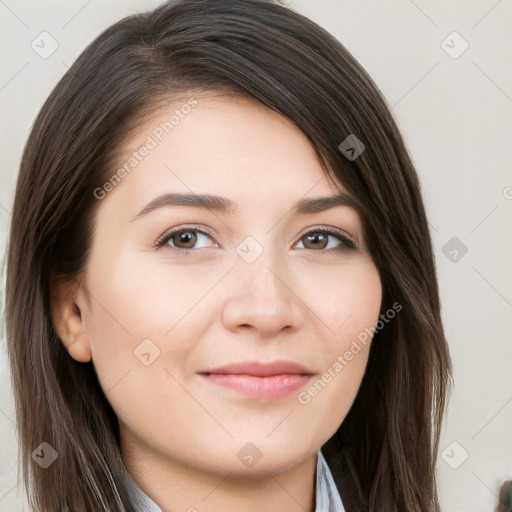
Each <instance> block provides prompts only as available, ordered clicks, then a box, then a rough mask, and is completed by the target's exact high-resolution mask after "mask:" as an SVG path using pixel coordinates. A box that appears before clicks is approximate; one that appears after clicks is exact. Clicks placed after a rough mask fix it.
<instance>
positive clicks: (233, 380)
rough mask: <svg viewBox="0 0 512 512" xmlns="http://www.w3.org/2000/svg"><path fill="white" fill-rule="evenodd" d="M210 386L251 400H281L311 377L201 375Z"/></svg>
mask: <svg viewBox="0 0 512 512" xmlns="http://www.w3.org/2000/svg"><path fill="white" fill-rule="evenodd" d="M201 375H202V376H203V377H204V378H205V379H206V380H208V381H209V382H211V383H212V384H217V385H218V386H223V387H226V388H230V389H233V390H235V391H238V392H240V393H243V394H244V395H247V396H249V397H252V398H268V399H274V398H281V397H283V396H286V395H289V394H290V393H293V392H294V391H297V390H298V389H300V388H301V387H302V386H304V384H306V383H307V382H308V381H309V379H311V377H312V376H311V375H289V374H287V375H271V376H268V377H256V376H254V375H235V374H223V373H210V374H201Z"/></svg>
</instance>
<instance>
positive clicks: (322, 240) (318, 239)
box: [302, 233, 329, 249]
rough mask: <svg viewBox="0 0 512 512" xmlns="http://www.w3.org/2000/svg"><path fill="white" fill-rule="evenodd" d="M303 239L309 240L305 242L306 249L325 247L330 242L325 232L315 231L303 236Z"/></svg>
mask: <svg viewBox="0 0 512 512" xmlns="http://www.w3.org/2000/svg"><path fill="white" fill-rule="evenodd" d="M302 240H307V242H306V241H305V242H304V247H305V248H306V249H325V248H326V247H327V244H328V242H329V237H328V235H325V234H324V233H314V234H312V235H306V236H304V237H302Z"/></svg>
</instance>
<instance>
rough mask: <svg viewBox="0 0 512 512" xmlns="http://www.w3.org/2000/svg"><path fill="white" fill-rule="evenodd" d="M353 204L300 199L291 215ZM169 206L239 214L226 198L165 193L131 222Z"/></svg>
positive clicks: (338, 198)
mask: <svg viewBox="0 0 512 512" xmlns="http://www.w3.org/2000/svg"><path fill="white" fill-rule="evenodd" d="M355 204H356V203H355V201H354V200H353V198H352V197H351V196H350V195H349V194H346V193H340V194H335V195H331V196H325V197H313V198H305V199H300V200H299V201H297V202H296V203H294V204H293V206H292V208H291V213H292V214H296V215H301V214H305V213H320V212H324V211H326V210H330V209H331V208H335V207H337V206H349V207H351V208H355ZM170 206H191V207H194V208H201V209H207V210H212V211H215V212H218V213H223V214H228V215H234V214H237V213H238V212H239V210H238V205H237V203H236V202H234V201H232V200H231V199H227V198H226V197H222V196H215V195H211V194H180V193H167V194H162V195H160V196H158V197H156V198H155V199H153V200H152V201H150V202H149V203H148V204H147V205H146V206H144V208H143V209H142V210H141V211H140V212H139V213H138V214H137V215H136V216H135V217H134V218H133V219H132V221H134V220H137V219H139V218H141V217H143V216H145V215H147V214H148V213H150V212H152V211H154V210H158V209H160V208H164V207H170Z"/></svg>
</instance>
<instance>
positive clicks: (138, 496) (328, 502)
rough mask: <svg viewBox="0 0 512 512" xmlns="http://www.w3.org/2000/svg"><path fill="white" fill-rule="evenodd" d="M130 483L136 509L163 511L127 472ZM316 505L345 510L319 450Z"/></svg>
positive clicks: (324, 511)
mask: <svg viewBox="0 0 512 512" xmlns="http://www.w3.org/2000/svg"><path fill="white" fill-rule="evenodd" d="M126 475H127V478H128V485H129V486H130V487H131V492H130V496H131V499H132V500H133V503H134V505H136V509H137V510H140V511H141V512H163V511H162V509H161V508H160V507H159V506H158V505H157V504H156V503H155V502H154V501H153V500H152V499H151V498H150V497H149V496H148V495H147V494H146V493H145V492H144V491H143V490H142V489H141V488H140V487H139V486H138V485H137V483H136V482H135V481H134V480H133V479H132V478H131V476H130V475H129V474H128V473H126ZM315 501H316V506H315V512H345V508H344V507H343V503H342V501H341V497H340V494H339V492H338V489H337V487H336V484H335V482H334V478H333V476H332V473H331V470H330V469H329V466H328V465H327V462H326V460H325V458H324V456H323V454H322V451H321V450H318V454H317V463H316V500H315Z"/></svg>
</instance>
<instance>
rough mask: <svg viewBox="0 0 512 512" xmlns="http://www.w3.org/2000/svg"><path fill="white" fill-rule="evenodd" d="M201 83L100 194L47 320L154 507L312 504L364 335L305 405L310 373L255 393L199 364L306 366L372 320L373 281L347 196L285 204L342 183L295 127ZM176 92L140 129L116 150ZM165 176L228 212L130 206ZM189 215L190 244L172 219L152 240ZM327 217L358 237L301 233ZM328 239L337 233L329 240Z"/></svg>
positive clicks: (328, 355) (290, 508)
mask: <svg viewBox="0 0 512 512" xmlns="http://www.w3.org/2000/svg"><path fill="white" fill-rule="evenodd" d="M195 97H196V98H197V99H198V104H197V106H196V107H194V108H193V109H192V111H191V112H190V114H188V115H187V116H186V117H185V118H184V119H182V120H180V123H179V124H178V125H177V126H176V127H175V128H174V129H173V130H172V132H170V133H169V134H167V135H165V137H164V138H163V139H162V141H161V142H160V143H159V144H158V145H157V147H155V148H154V149H152V150H151V151H150V152H149V154H148V155H147V156H146V157H145V158H144V159H143V160H142V161H141V162H140V163H138V165H137V166H136V168H134V170H132V171H131V172H130V173H129V174H128V175H127V176H126V177H125V178H124V179H123V180H122V182H121V183H119V184H118V185H117V186H116V187H114V188H113V190H111V191H110V192H108V194H107V195H106V197H105V198H103V199H102V200H101V201H100V202H99V205H98V209H97V212H96V217H95V233H94V239H93V245H92V251H91V254H90V257H89V260H88V264H87V268H86V271H85V274H84V275H83V276H82V279H81V281H80V283H79V285H75V284H73V283H67V284H64V283H61V284H59V285H56V288H55V290H54V293H53V298H52V313H53V317H54V323H55V325H56V329H57V332H58V333H59V336H60V338H61V339H62V341H63V343H64V345H65V346H66V347H67V349H68V351H69V354H70V356H71V357H73V358H74V359H76V360H77V361H81V362H87V361H90V360H91V359H92V362H93V364H94V367H95V369H96V372H97V375H98V378H99V382H100V384H101V386H102V389H103V390H104V392H105V395H106V396H107V398H108V400H109V402H110V404H111V405H112V407H113V409H114V411H115V412H116V414H117V416H118V418H119V422H120V433H121V440H122V442H121V453H122V458H123V461H124V463H125V465H126V467H127V469H128V471H129V473H130V474H131V476H132V477H133V479H134V480H135V481H136V483H137V484H138V485H139V486H140V487H141V488H142V489H143V490H144V491H145V492H146V494H148V495H149V496H150V497H151V498H152V499H153V500H154V501H155V502H156V503H158V504H159V506H160V507H161V508H162V509H163V510H166V511H171V510H172V511H178V510H187V511H189V512H193V511H194V510H197V511H199V512H213V511H218V510H237V511H239V512H246V511H258V512H261V511H275V510H280V511H282V512H296V511H297V512H298V511H300V512H304V510H307V511H313V510H314V508H315V497H314V491H315V488H314V483H315V471H316V462H317V452H318V450H319V448H320V447H321V446H322V445H323V444H324V443H325V442H326V441H327V440H328V439H329V438H330V437H331V436H332V435H333V434H334V433H335V431H336V430H337V428H338V427H339V425H340V424H341V423H342V421H343V419H344V418H345V416H346V414H347V412H348V411H349V409H350V406H351V405H352V403H353V401H354V399H355V396H356V394H357V390H358V388H359V386H360V383H361V380H362V377H363V374H364V370H365V368H366V364H367V360H368V352H369V346H370V344H368V345H367V346H365V347H362V350H361V351H360V352H359V353H358V354H357V355H355V356H354V358H353V359H352V360H351V361H350V362H349V363H348V364H347V365H346V366H345V367H344V368H343V371H341V372H339V373H338V374H337V375H336V377H335V378H333V379H332V380H331V382H330V383H328V384H327V385H326V386H325V388H324V389H323V390H322V391H321V392H319V393H318V394H317V396H315V397H312V398H311V400H310V402H309V403H308V404H301V403H299V401H298V398H297V396H298V393H299V392H300V391H304V390H307V389H308V388H309V386H310V384H309V385H306V386H305V387H303V388H301V389H300V390H298V391H297V392H293V393H291V394H290V395H287V396H285V397H282V398H279V399H273V400H270V399H254V398H248V397H247V396H245V395H242V394H240V393H237V392H236V391H233V390H230V389H227V388H223V387H219V386H216V385H214V384H211V383H209V382H206V381H205V380H204V378H203V377H201V376H200V375H199V374H198V372H200V371H204V370H207V369H211V368H214V367H217V366H220V365H224V364H228V363H233V362H238V361H248V360H252V361H254V360H259V361H273V360H277V359H285V360H293V361H296V362H299V363H302V364H304V365H306V366H307V367H308V368H309V369H310V370H311V372H312V373H315V374H316V376H315V377H314V378H313V381H314V380H315V379H317V378H319V377H321V376H322V374H323V373H324V372H326V370H327V369H328V368H329V367H332V365H333V363H334V362H335V361H336V359H337V357H338V356H339V355H342V354H344V353H345V352H346V350H348V349H349V348H350V345H351V343H352V341H353V340H355V339H356V337H357V335H358V334H359V333H361V332H362V331H363V330H364V329H365V328H367V327H370V326H373V325H374V324H375V322H376V321H377V320H378V315H379V309H380V305H381V299H382V288H381V281H380V278H379V274H378V272H377V269H376V267H375V264H374V262H373V261H372V259H371V257H370V254H369V252H368V250H367V248H366V245H365V238H364V236H365V235H364V233H363V227H362V223H361V219H360V217H359V215H358V214H357V212H356V211H355V210H354V209H352V208H351V207H348V206H337V207H335V208H332V209H330V210H327V211H324V212H321V213H307V214H293V215H292V214H291V213H290V209H291V207H292V205H293V203H295V202H296V201H298V200H300V199H302V198H304V197H307V198H313V197H323V196H329V195H331V194H333V193H337V192H339V190H343V187H341V186H340V187H339V189H338V190H336V189H335V188H334V187H333V186H332V184H329V182H328V181H327V180H326V178H325V176H324V171H323V170H322V167H321V164H320V160H319V159H318V157H317V155H316V154H315V151H314V150H313V148H312V146H311V144H310V143H309V142H308V140H307V138H306V137H305V136H304V134H303V133H302V132H301V131H300V130H299V129H298V128H296V127H295V126H294V125H293V124H291V123H290V122H289V121H288V120H286V119H285V118H283V117H281V116H280V115H278V114H276V113H275V112H272V111H271V110H269V109H267V108H265V107H263V106H262V105H260V104H258V103H256V102H254V101H252V100H250V99H246V98H239V97H221V96H213V95H211V94H210V95H204V96H195ZM178 107H179V105H178ZM176 108H177V106H176V105H172V106H169V107H168V108H161V109H160V110H158V111H157V112H156V113H155V115H154V116H153V118H151V119H150V120H148V121H147V122H146V123H145V124H144V125H143V126H141V127H140V129H138V130H137V131H136V132H134V133H133V135H132V136H131V137H130V138H129V140H127V141H126V145H125V148H124V149H125V154H124V156H125V157H126V156H129V154H130V153H131V152H132V151H134V150H137V149H138V148H139V147H140V146H141V145H142V144H143V143H144V142H145V141H146V138H147V136H148V135H149V134H151V132H152V130H153V129H154V128H155V126H157V125H158V124H159V123H160V122H162V121H165V120H168V119H169V117H170V116H171V115H172V113H173V112H174V110H175V109H176ZM164 192H183V193H191V192H194V193H197V194H199V193H202V194H214V195H220V196H224V197H226V198H229V199H231V200H233V201H236V202H237V203H238V208H239V211H238V213H237V214H236V215H234V214H229V213H220V212H213V211H211V210H208V209H201V208H197V207H190V206H168V207H162V208H159V209H155V210H153V211H152V212H150V213H148V214H146V215H142V216H140V217H139V218H137V219H135V220H134V217H135V216H136V215H137V214H138V213H139V212H140V211H141V210H142V209H143V208H144V206H145V205H146V204H147V203H149V202H150V201H151V200H152V199H154V198H155V197H157V196H159V195H161V194H162V193H164ZM183 225H185V228H190V227H196V228H199V229H205V228H206V229H209V230H211V231H212V232H213V233H214V234H215V237H214V238H213V237H209V236H208V235H203V234H201V233H198V232H192V236H194V235H197V241H196V245H194V242H193V241H192V242H189V243H188V244H187V243H186V242H181V245H180V238H179V237H177V236H176V237H174V238H173V239H171V241H169V242H168V243H167V245H165V246H163V247H161V248H158V249H155V248H154V243H155V241H156V240H157V239H158V238H159V236H160V235H162V234H163V233H165V232H166V231H168V230H169V229H170V228H173V227H180V226H183ZM322 227H324V228H325V227H331V228H334V229H337V230H339V231H341V232H342V233H343V234H344V235H345V236H348V237H349V238H350V239H352V240H353V241H354V242H355V243H356V244H357V250H356V251H350V250H349V249H347V248H344V244H343V242H342V241H340V240H338V239H337V238H336V237H335V236H332V235H329V237H328V238H326V239H324V238H322V237H321V238H320V241H318V240H317V241H316V242H314V241H313V243H312V242H308V239H307V237H306V236H305V235H307V234H310V233H311V232H313V233H318V228H322ZM247 236H251V237H253V238H254V239H255V240H256V241H257V242H258V244H259V245H260V246H261V248H262V250H263V252H262V253H261V254H260V255H259V256H258V257H257V258H256V259H255V260H254V261H253V262H251V263H248V262H247V261H245V260H244V259H243V258H242V257H241V256H239V255H238V253H237V252H236V249H237V246H238V245H239V244H240V243H241V242H242V241H243V240H244V239H245V238H246V237H247ZM173 243H174V245H173ZM327 244H328V245H327ZM251 247H253V246H251ZM334 247H341V248H343V250H342V251H340V252H338V253H329V252H327V250H328V249H330V248H334ZM173 248H174V250H173ZM187 248H188V249H189V250H192V251H195V252H193V253H191V254H188V255H186V254H183V250H185V249H187ZM250 250H254V248H253V249H250ZM179 251H182V252H179ZM144 339H150V340H151V342H152V343H153V344H154V346H155V347H158V350H159V351H160V353H159V356H158V357H157V358H156V359H154V361H153V362H152V363H151V364H149V365H145V364H143V363H142V362H141V361H140V360H139V359H138V358H137V357H136V356H135V355H134V351H135V352H137V347H138V346H139V344H140V343H141V341H142V340H144ZM146 343H148V342H146ZM146 347H153V345H151V344H150V345H147V346H146ZM155 350H156V349H155V348H154V347H153V348H150V349H149V351H150V353H151V354H152V356H151V357H153V355H154V354H155V353H156V351H155ZM146 351H147V350H146ZM249 442H250V443H252V444H253V445H254V446H255V447H257V449H258V450H259V452H260V453H261V458H260V459H259V460H258V462H257V463H256V464H254V465H253V466H251V467H249V466H247V465H245V464H244V463H242V462H241V460H240V459H239V458H238V457H237V453H238V452H239V450H240V449H241V448H242V447H243V446H244V445H246V443H249ZM342 498H343V497H342Z"/></svg>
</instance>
